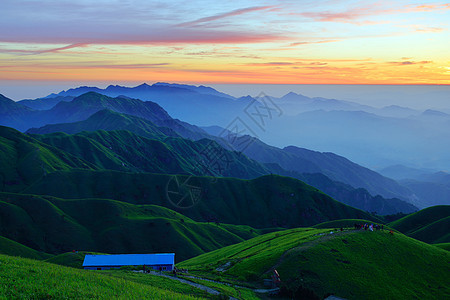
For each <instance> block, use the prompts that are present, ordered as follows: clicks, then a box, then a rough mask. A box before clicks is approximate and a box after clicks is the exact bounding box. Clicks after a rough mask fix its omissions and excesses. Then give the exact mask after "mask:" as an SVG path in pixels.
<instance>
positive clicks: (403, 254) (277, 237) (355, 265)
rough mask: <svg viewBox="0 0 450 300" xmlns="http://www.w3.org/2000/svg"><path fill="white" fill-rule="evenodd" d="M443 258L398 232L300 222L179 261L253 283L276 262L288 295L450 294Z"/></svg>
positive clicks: (441, 252)
mask: <svg viewBox="0 0 450 300" xmlns="http://www.w3.org/2000/svg"><path fill="white" fill-rule="evenodd" d="M449 262H450V254H449V253H448V252H447V251H445V250H442V249H439V248H438V247H435V246H431V245H428V244H425V243H423V242H420V241H417V240H414V239H412V238H409V237H407V236H404V235H403V234H399V233H394V235H391V234H389V232H388V231H386V230H385V231H375V232H370V231H364V230H363V231H354V230H351V231H344V232H337V233H336V232H334V233H333V234H330V229H308V228H303V229H291V230H286V231H282V232H276V233H269V234H266V235H262V236H259V237H256V238H253V239H251V240H248V241H245V242H242V243H239V244H237V245H231V246H228V247H225V248H222V249H219V250H216V251H212V252H210V253H206V254H203V255H200V256H198V257H195V258H192V259H190V260H187V261H184V262H182V263H180V264H179V266H180V267H184V268H188V269H189V270H190V272H192V273H197V274H201V275H203V276H204V275H205V274H208V273H209V274H213V276H216V277H219V278H224V279H227V280H229V281H236V282H239V281H242V282H245V281H250V282H254V283H255V284H261V283H262V279H264V278H270V275H271V273H272V270H273V269H277V270H278V272H279V274H280V276H281V280H282V291H283V292H284V293H285V295H286V296H288V297H294V296H297V297H299V296H305V295H309V296H311V297H314V296H315V297H317V299H321V298H322V297H324V296H326V295H328V294H334V295H337V296H340V297H344V298H348V299H362V298H364V299H413V298H422V299H426V298H432V297H436V298H440V299H444V298H446V297H447V298H448V296H449V295H450V289H449V286H450V280H449V277H448V270H449V269H448V263H449ZM219 267H222V268H223V269H224V271H222V272H220V271H218V270H217V268H219Z"/></svg>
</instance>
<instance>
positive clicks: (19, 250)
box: [0, 236, 51, 259]
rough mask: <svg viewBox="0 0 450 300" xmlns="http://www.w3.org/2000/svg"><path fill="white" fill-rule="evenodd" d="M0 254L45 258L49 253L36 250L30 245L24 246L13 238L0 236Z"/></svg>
mask: <svg viewBox="0 0 450 300" xmlns="http://www.w3.org/2000/svg"><path fill="white" fill-rule="evenodd" d="M0 254H6V255H13V256H20V257H24V258H32V259H46V258H50V257H51V255H50V254H47V253H43V252H38V251H36V250H34V249H31V248H30V247H27V246H24V245H22V244H20V243H17V242H15V241H13V240H10V239H8V238H5V237H2V236H0Z"/></svg>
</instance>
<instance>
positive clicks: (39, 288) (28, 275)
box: [0, 255, 203, 300]
mask: <svg viewBox="0 0 450 300" xmlns="http://www.w3.org/2000/svg"><path fill="white" fill-rule="evenodd" d="M127 277H130V276H128V275H125V276H124V277H123V278H121V277H120V276H108V274H103V273H100V272H95V271H85V270H76V269H73V268H67V267H63V266H58V265H54V264H49V263H45V262H39V261H35V260H31V259H24V258H17V257H10V256H5V255H0V298H1V299H51V298H56V299H89V298H95V299H144V298H146V299H180V300H181V299H199V298H198V297H193V296H192V295H189V294H184V291H185V289H184V288H183V289H182V290H180V292H175V291H174V290H168V289H166V287H167V286H170V285H171V284H172V283H171V284H167V285H164V286H161V285H160V286H159V287H155V286H152V285H150V284H149V283H144V282H138V280H128V279H129V278H128V279H127ZM202 298H203V297H202Z"/></svg>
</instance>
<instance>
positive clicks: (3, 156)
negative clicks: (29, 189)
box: [0, 126, 96, 191]
mask: <svg viewBox="0 0 450 300" xmlns="http://www.w3.org/2000/svg"><path fill="white" fill-rule="evenodd" d="M0 166H1V168H0V190H7V191H18V190H20V189H21V188H23V187H24V186H25V185H29V184H31V183H33V182H34V181H36V180H37V179H39V178H41V177H42V176H44V175H45V174H47V173H49V172H53V171H57V170H69V169H73V168H82V169H95V168H96V167H95V166H94V165H92V164H90V163H88V162H87V161H84V160H83V159H81V158H79V157H76V156H74V155H71V154H69V153H66V152H63V151H61V150H59V149H57V148H55V147H52V146H49V145H46V144H44V143H42V142H39V141H38V140H36V139H34V138H31V137H29V136H28V135H25V134H22V133H20V132H19V131H17V130H15V129H12V128H9V127H3V126H0Z"/></svg>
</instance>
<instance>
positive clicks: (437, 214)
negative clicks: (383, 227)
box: [389, 205, 450, 243]
mask: <svg viewBox="0 0 450 300" xmlns="http://www.w3.org/2000/svg"><path fill="white" fill-rule="evenodd" d="M389 226H391V227H392V228H395V229H397V230H398V231H400V232H402V233H404V234H406V235H408V236H410V237H413V238H415V239H418V240H421V241H424V242H427V243H448V242H450V232H449V231H448V228H450V205H439V206H432V207H429V208H426V209H422V210H420V211H418V212H416V213H414V214H411V215H407V216H405V217H403V218H401V219H399V220H396V221H394V222H391V223H389Z"/></svg>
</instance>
